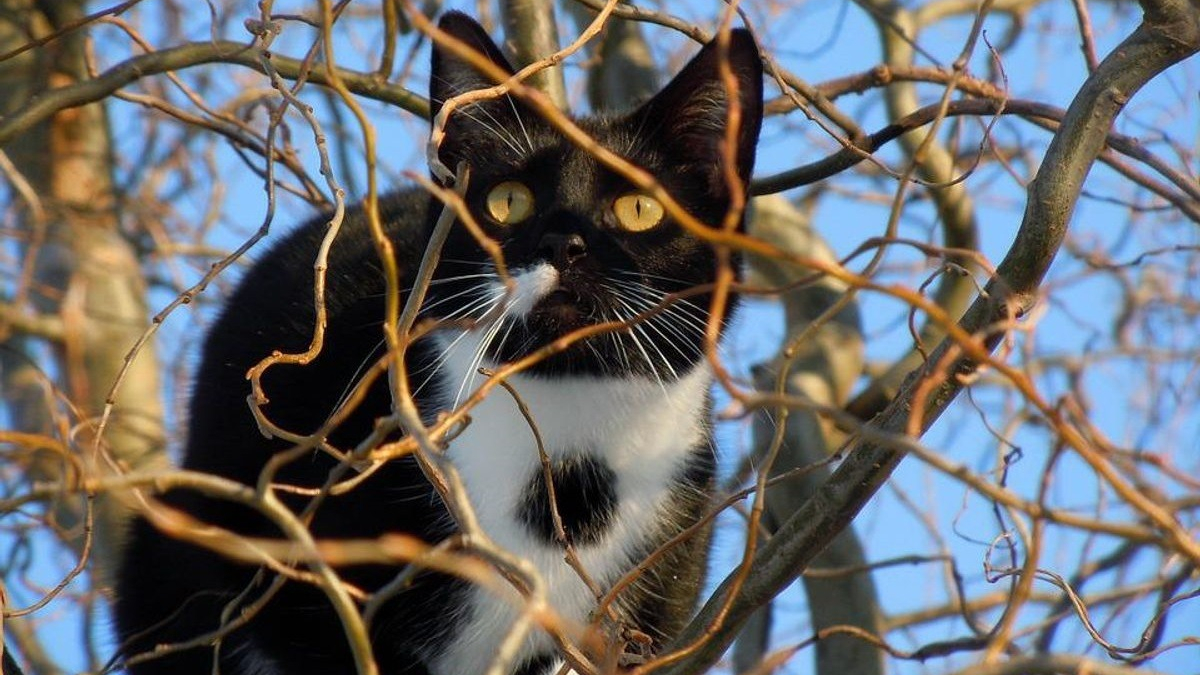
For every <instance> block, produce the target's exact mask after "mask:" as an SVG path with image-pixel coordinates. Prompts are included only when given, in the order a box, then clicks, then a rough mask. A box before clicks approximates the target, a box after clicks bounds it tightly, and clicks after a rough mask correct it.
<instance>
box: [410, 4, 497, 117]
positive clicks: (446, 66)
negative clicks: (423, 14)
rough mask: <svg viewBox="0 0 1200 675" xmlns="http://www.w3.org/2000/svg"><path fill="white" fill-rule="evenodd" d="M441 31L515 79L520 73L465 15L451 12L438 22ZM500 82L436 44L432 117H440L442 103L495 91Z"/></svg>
mask: <svg viewBox="0 0 1200 675" xmlns="http://www.w3.org/2000/svg"><path fill="white" fill-rule="evenodd" d="M438 29H439V30H441V31H442V32H443V33H445V34H446V35H447V36H449V37H452V38H454V39H456V40H458V41H459V42H462V43H463V44H465V45H466V46H468V47H470V48H472V49H474V50H475V51H477V52H479V53H480V54H482V55H483V57H484V58H485V59H487V60H488V61H491V62H492V63H494V64H496V65H497V66H499V67H500V69H501V70H503V71H504V72H506V73H507V74H509V75H511V74H513V73H514V72H516V71H515V70H514V69H513V67H512V65H510V64H509V62H508V59H505V58H504V54H502V53H501V52H500V48H499V47H498V46H496V43H495V42H493V41H492V38H491V37H490V36H488V34H487V31H485V30H484V29H483V26H480V25H479V24H478V23H477V22H476V21H475V20H474V19H472V18H471V17H469V16H467V15H466V14H463V13H462V12H447V13H446V14H445V15H444V16H442V18H441V20H440V21H438ZM494 84H496V82H495V81H494V80H493V79H492V78H490V77H488V76H487V75H485V74H484V73H483V72H481V71H479V70H477V69H476V68H475V66H473V65H471V63H470V62H469V61H466V60H464V59H461V58H459V57H458V55H456V54H455V53H454V52H453V51H452V50H450V49H449V48H448V47H446V46H445V45H440V44H438V43H437V41H434V45H433V63H432V67H431V68H430V77H429V102H430V114H431V115H433V116H436V115H437V113H438V111H439V110H441V107H442V103H443V102H444V101H445V100H446V99H448V98H451V97H453V96H456V95H458V94H461V93H463V92H468V91H474V90H476V89H483V88H486V87H491V86H492V85H494Z"/></svg>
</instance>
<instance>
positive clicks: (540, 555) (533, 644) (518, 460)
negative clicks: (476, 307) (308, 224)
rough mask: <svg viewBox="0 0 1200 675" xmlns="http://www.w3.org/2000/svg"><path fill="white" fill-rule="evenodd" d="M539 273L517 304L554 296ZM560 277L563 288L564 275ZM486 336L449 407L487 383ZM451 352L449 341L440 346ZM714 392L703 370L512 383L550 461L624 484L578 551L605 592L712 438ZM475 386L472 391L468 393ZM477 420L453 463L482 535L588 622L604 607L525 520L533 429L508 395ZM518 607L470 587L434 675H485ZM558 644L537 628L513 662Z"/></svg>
mask: <svg viewBox="0 0 1200 675" xmlns="http://www.w3.org/2000/svg"><path fill="white" fill-rule="evenodd" d="M551 269H553V268H551ZM536 270H537V268H534V270H531V271H529V272H526V273H525V274H526V275H529V274H534V275H536V276H534V277H527V279H528V281H527V282H526V286H525V288H526V289H528V290H527V291H526V293H525V294H524V295H522V294H521V290H520V289H521V287H522V286H521V284H522V282H521V281H520V280H518V297H516V298H514V300H513V302H514V303H515V302H521V303H522V306H524V304H525V303H526V302H527V301H526V300H525V298H529V297H532V298H534V301H536V299H537V298H540V297H541V296H542V295H544V294H545V292H548V290H547V291H544V292H543V291H542V289H545V288H546V284H548V283H549V282H548V281H547V278H548V275H545V273H544V272H538V271H536ZM555 277H556V278H555V281H554V283H557V273H555ZM552 288H553V286H551V287H550V289H552ZM528 304H529V307H532V304H533V303H532V301H531V302H529V303H528ZM526 311H528V310H527V309H526ZM486 330H487V328H486V327H480V328H478V329H477V330H476V331H473V332H471V333H469V334H467V335H466V336H463V339H462V340H461V343H460V344H456V345H455V348H454V349H452V350H451V351H450V353H449V354H448V355H447V359H446V362H445V364H444V366H443V368H442V377H443V378H444V379H443V386H444V387H445V390H446V391H448V392H449V393H450V394H451V396H452V397H453V395H454V393H455V392H457V391H458V390H459V389H460V387H461V384H462V383H463V382H469V381H471V380H472V378H474V381H475V382H476V383H478V382H480V381H482V377H475V375H474V373H473V372H472V371H473V366H474V365H475V364H474V363H473V360H472V358H471V357H472V355H473V354H474V353H475V352H476V349H477V348H478V345H479V342H480V340H481V336H482V335H483V334H484V333H485V332H486ZM452 337H458V336H452ZM449 343H450V340H449V339H445V338H443V346H445V345H448V344H449ZM485 365H487V364H485ZM488 367H493V366H490V365H489V366H488ZM710 382H711V373H710V372H709V368H708V366H707V364H706V363H701V365H699V366H697V367H696V368H695V369H693V370H692V371H691V372H689V373H686V374H684V376H683V377H682V378H680V379H679V380H677V381H675V382H672V383H669V384H666V385H665V386H663V385H661V384H660V383H659V382H658V381H657V380H650V379H648V378H642V377H638V378H628V379H616V378H598V377H563V378H534V377H528V376H524V375H517V376H514V377H511V378H509V383H510V384H511V385H512V386H513V388H514V389H515V390H516V391H517V393H518V394H519V395H520V397H521V399H522V400H523V401H524V403H525V404H526V405H527V406H528V407H529V409H530V411H531V413H532V415H533V418H534V420H535V421H536V423H537V426H538V431H539V433H540V434H541V436H542V439H543V442H544V445H545V449H546V452H547V454H549V455H550V456H551V458H555V457H562V456H564V455H567V454H571V453H578V452H581V451H582V452H588V453H590V454H592V455H594V456H595V457H597V458H601V459H603V460H604V461H605V462H607V464H608V466H609V467H610V468H611V469H612V470H613V472H614V473H615V474H616V477H617V484H616V486H615V487H616V496H617V503H616V506H615V510H614V513H613V519H612V522H611V524H610V526H609V527H608V528H607V529H606V530H605V531H604V533H603V535H602V536H601V537H600V539H599V540H598V541H597V542H596V543H594V544H591V545H586V546H578V547H577V550H578V553H579V557H580V558H581V560H582V562H583V566H584V568H585V569H586V570H587V571H588V573H589V575H590V576H591V577H592V579H594V580H595V581H596V582H597V583H598V584H600V586H601V587H602V588H607V586H608V585H609V584H611V583H612V582H613V581H615V580H616V579H617V578H618V577H620V576H621V575H622V574H623V573H625V572H626V571H627V570H628V569H629V568H630V567H631V566H632V565H633V564H634V562H635V561H634V560H632V557H633V555H635V554H636V553H638V551H639V548H640V546H641V545H642V544H643V542H644V541H645V539H646V537H647V536H648V535H650V534H651V533H653V532H654V530H655V528H656V526H657V524H658V522H659V521H660V514H661V512H662V510H663V509H666V508H669V507H670V505H669V503H668V501H667V497H668V495H669V490H670V487H671V485H672V484H673V482H674V480H675V479H676V478H677V477H678V475H679V473H680V471H681V470H682V469H683V466H684V463H685V462H686V459H687V457H688V454H689V452H690V451H691V450H692V448H694V447H695V446H696V445H697V444H699V443H700V442H701V441H702V440H703V439H704V437H705V433H706V426H707V420H705V419H704V414H703V410H704V402H705V399H706V397H707V394H708V389H709V385H710ZM475 387H476V385H475V384H471V385H469V386H468V387H466V389H465V391H467V392H468V393H469V392H470V391H472V390H473V389H474V388H475ZM471 420H472V421H471V424H470V425H469V426H468V427H467V428H466V429H465V430H464V431H463V432H462V433H461V434H460V435H459V436H458V437H457V438H455V439H454V441H453V442H452V443H451V445H450V447H449V450H448V457H449V459H450V460H451V461H452V462H453V464H454V465H455V467H457V469H458V471H459V473H460V474H461V476H462V480H463V482H464V484H465V485H466V489H467V494H468V496H469V498H470V501H471V504H472V506H473V507H474V508H475V512H476V514H477V516H478V518H479V523H480V525H481V526H482V527H483V529H484V530H485V531H486V532H487V534H488V536H490V537H491V538H492V539H493V540H494V541H495V542H496V543H497V544H499V545H500V546H502V547H503V548H505V549H506V550H508V551H510V552H512V553H514V554H517V555H520V556H523V557H524V558H526V559H527V560H529V561H530V562H531V563H532V564H533V565H534V566H535V567H536V568H537V570H538V571H539V573H540V574H541V576H542V579H543V582H544V583H545V587H546V589H547V591H548V598H549V601H550V604H551V605H552V606H553V607H554V609H555V610H556V611H557V612H558V613H559V614H560V615H561V616H562V617H563V618H565V619H567V620H568V621H572V622H575V623H577V624H583V623H584V622H586V620H587V618H588V615H589V613H590V612H591V610H592V609H593V608H594V607H595V604H596V603H595V599H594V598H593V596H592V594H591V592H590V591H589V590H588V589H587V586H586V585H585V584H584V582H583V581H582V580H581V579H579V577H578V575H577V574H576V573H575V572H574V571H573V570H572V569H571V568H570V567H569V566H568V565H567V564H566V562H564V560H563V551H562V549H561V548H559V547H557V546H551V545H547V544H546V543H544V542H543V541H542V540H540V539H539V538H537V537H535V536H534V535H532V534H531V533H530V532H529V531H528V529H527V528H526V526H525V525H524V524H523V523H522V522H521V521H520V520H519V519H518V517H517V513H518V511H519V508H520V503H521V498H522V494H523V490H524V488H525V486H526V485H527V484H528V483H529V480H530V478H531V477H532V476H533V475H534V471H535V470H540V467H541V462H540V460H539V458H538V452H537V445H536V442H535V440H534V436H533V433H532V431H531V429H530V428H529V425H528V423H527V422H526V421H525V419H524V418H523V417H522V416H521V414H520V412H519V411H518V409H517V405H516V403H515V402H514V401H513V399H512V397H511V396H509V395H508V394H507V393H506V392H505V391H503V390H502V389H500V388H495V389H493V390H492V392H491V393H490V394H489V395H488V397H487V398H486V399H484V401H483V402H482V403H480V404H479V405H478V406H477V407H475V408H474V409H473V410H472V411H471ZM519 606H520V603H519V599H518V597H517V594H516V593H515V592H513V593H512V597H511V599H509V600H507V601H506V600H504V599H498V598H496V597H495V596H494V595H492V594H490V593H486V592H483V591H480V590H478V589H472V590H471V591H470V593H469V594H468V599H467V602H466V606H465V607H464V608H463V612H464V613H463V614H462V615H461V617H460V620H459V621H458V623H459V625H458V626H457V628H456V629H455V633H454V634H453V635H452V636H451V637H450V638H449V640H447V643H446V646H445V648H444V649H443V650H442V652H441V653H439V654H436V655H435V656H434V658H433V659H432V663H431V672H432V673H434V675H477V674H482V673H484V672H486V671H487V669H488V667H489V666H490V665H491V663H492V661H493V660H494V659H495V658H496V657H497V655H498V652H499V646H500V643H501V641H502V640H503V639H504V637H505V636H506V635H507V633H508V631H509V629H510V627H511V626H512V622H513V620H514V618H515V617H516V616H517V613H518V611H519V610H518V607H519ZM551 645H552V643H551V641H550V639H549V637H548V636H547V635H546V634H545V633H544V632H542V631H540V630H536V629H535V630H534V631H533V633H532V634H531V635H530V637H529V638H528V639H527V640H526V641H525V644H524V646H523V647H522V649H521V651H520V653H519V654H518V657H517V663H519V662H520V661H521V660H523V659H525V658H528V657H531V656H533V655H535V654H536V653H538V652H539V651H544V650H547V649H550V648H551Z"/></svg>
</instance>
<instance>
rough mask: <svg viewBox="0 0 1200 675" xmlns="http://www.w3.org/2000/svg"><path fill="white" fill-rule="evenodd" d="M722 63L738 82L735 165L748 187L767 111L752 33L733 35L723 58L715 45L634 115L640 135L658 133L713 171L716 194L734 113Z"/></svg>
mask: <svg viewBox="0 0 1200 675" xmlns="http://www.w3.org/2000/svg"><path fill="white" fill-rule="evenodd" d="M722 59H724V60H726V62H727V63H728V64H729V71H730V73H731V74H732V75H733V79H734V81H735V82H736V83H737V101H736V102H735V105H736V107H737V110H738V111H739V112H740V118H741V119H740V122H739V125H738V131H737V136H736V143H737V148H736V152H735V158H734V161H735V162H736V169H737V175H738V176H739V177H740V178H741V179H742V182H743V183H748V182H749V180H750V174H751V172H752V171H753V170H754V153H755V147H756V146H757V144H758V132H759V128H760V127H761V126H762V109H763V103H762V97H763V83H762V80H763V68H762V59H761V58H760V57H759V53H758V44H757V43H755V41H754V37H753V36H752V35H751V34H750V31H748V30H745V29H740V28H739V29H735V30H733V31H730V33H729V45H728V50H726V51H725V53H724V54H722V50H721V49H720V46H719V45H718V41H717V39H716V38H714V39H713V40H711V41H710V42H709V43H708V44H707V45H705V46H704V48H703V49H701V50H700V52H699V53H698V54H696V56H694V57H693V58H692V60H691V61H690V62H688V64H687V65H686V66H684V68H683V70H681V71H680V72H679V74H678V75H676V76H675V77H674V78H673V79H672V80H671V82H670V83H668V84H667V86H666V87H664V88H663V90H662V91H660V92H659V93H658V94H656V95H655V96H654V98H652V99H650V100H649V101H647V102H646V103H645V104H643V105H642V107H641V108H639V109H638V110H637V111H635V112H634V113H633V116H632V119H633V122H634V124H636V125H638V127H635V128H640V129H641V132H642V133H646V132H650V133H654V134H655V135H656V136H657V138H658V140H659V141H660V142H663V143H665V144H667V145H668V146H670V147H672V148H673V149H674V151H675V155H676V156H677V157H683V158H684V159H685V161H688V162H689V163H690V162H695V163H697V164H698V165H700V166H707V167H709V168H710V171H709V176H708V179H709V188H710V189H711V190H713V191H714V192H722V191H725V190H726V188H725V187H724V185H725V181H726V179H725V176H724V172H723V171H722V168H721V167H722V165H723V162H724V159H723V155H722V151H721V148H722V147H723V142H724V138H725V130H726V128H727V127H728V125H729V118H730V115H729V112H730V109H731V108H730V105H729V102H730V88H729V87H728V86H727V83H726V80H724V79H723V77H722V75H721V61H722Z"/></svg>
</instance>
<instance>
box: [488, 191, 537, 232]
mask: <svg viewBox="0 0 1200 675" xmlns="http://www.w3.org/2000/svg"><path fill="white" fill-rule="evenodd" d="M487 210H488V214H489V215H491V216H492V218H494V219H496V222H498V223H501V224H503V225H513V224H515V223H519V222H521V221H522V220H525V219H526V218H528V217H529V216H530V215H532V214H533V193H532V192H530V191H529V188H527V187H525V186H524V185H522V184H521V183H518V182H517V181H515V180H506V181H504V182H503V183H500V184H499V185H497V186H496V187H494V188H492V190H491V192H488V196H487Z"/></svg>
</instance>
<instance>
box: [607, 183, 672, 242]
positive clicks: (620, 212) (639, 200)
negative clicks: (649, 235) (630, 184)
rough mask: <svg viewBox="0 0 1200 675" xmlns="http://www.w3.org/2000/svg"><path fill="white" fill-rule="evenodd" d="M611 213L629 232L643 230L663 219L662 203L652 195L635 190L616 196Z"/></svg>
mask: <svg viewBox="0 0 1200 675" xmlns="http://www.w3.org/2000/svg"><path fill="white" fill-rule="evenodd" d="M613 213H615V214H616V216H617V222H618V223H620V224H621V227H622V228H624V229H626V230H629V231H630V232H644V231H646V230H649V229H650V228H652V227H654V226H655V225H658V224H659V223H661V222H662V219H663V207H662V204H659V203H658V200H657V199H655V198H654V197H650V196H647V195H643V194H639V193H637V192H632V193H630V194H627V195H624V196H621V197H617V201H615V202H613Z"/></svg>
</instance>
